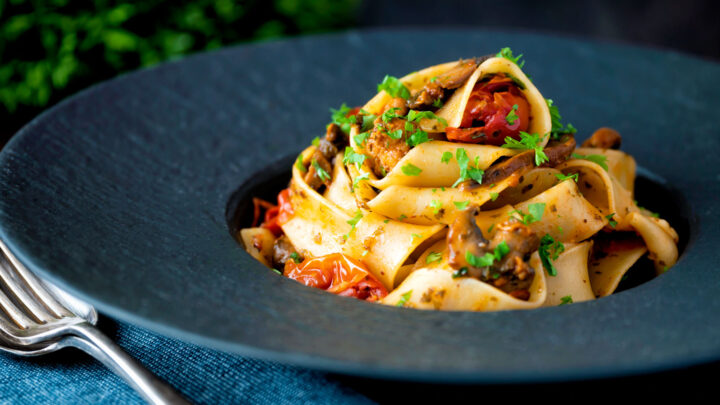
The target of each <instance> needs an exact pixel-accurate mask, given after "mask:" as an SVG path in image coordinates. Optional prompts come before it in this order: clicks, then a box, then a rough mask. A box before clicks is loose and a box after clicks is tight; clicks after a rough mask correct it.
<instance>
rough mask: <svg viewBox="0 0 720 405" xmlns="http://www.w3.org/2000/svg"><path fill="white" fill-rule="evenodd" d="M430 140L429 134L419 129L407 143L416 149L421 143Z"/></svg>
mask: <svg viewBox="0 0 720 405" xmlns="http://www.w3.org/2000/svg"><path fill="white" fill-rule="evenodd" d="M429 140H430V139H429V138H428V134H427V132H425V131H423V130H422V129H417V130H416V131H415V132H414V133H413V134H412V135H410V136H409V137H408V139H407V140H406V141H405V142H407V144H408V145H410V146H412V147H415V146H418V145H420V144H421V143H425V142H428V141H429Z"/></svg>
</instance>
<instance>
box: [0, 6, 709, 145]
mask: <svg viewBox="0 0 720 405" xmlns="http://www.w3.org/2000/svg"><path fill="white" fill-rule="evenodd" d="M718 10H720V7H718V6H717V2H713V1H671V0H658V1H604V2H603V1H588V2H581V1H561V0H554V1H553V0H549V1H529V0H504V1H485V0H478V1H462V0H446V1H429V0H398V1H383V0H366V1H360V0H271V1H260V0H245V1H233V0H195V1H186V0H175V1H172V0H149V1H143V2H121V1H111V0H93V1H72V2H71V1H70V0H47V1H31V0H0V146H1V145H2V144H4V143H5V142H6V141H7V139H9V138H10V137H11V136H12V134H14V133H15V132H16V131H17V130H18V129H19V128H20V127H22V126H23V125H24V124H25V123H27V122H28V121H29V120H31V119H32V118H33V117H35V116H36V115H37V114H39V113H40V112H42V111H43V110H44V109H46V108H48V107H49V106H51V105H53V104H55V103H57V102H58V101H59V100H61V99H63V98H65V97H67V96H69V95H71V94H73V93H75V92H77V91H78V90H81V89H83V88H85V87H87V86H89V85H91V84H93V83H97V82H99V81H102V80H105V79H108V78H111V77H114V76H116V75H118V74H120V73H122V72H126V71H130V70H134V69H138V68H141V67H145V66H150V65H153V64H156V63H159V62H162V61H165V60H169V59H175V58H179V57H182V56H183V55H186V54H190V53H193V52H198V51H203V50H208V49H214V48H218V47H222V46H228V45H231V44H237V43H243V42H248V41H258V40H268V39H274V38H279V37H285V36H295V35H302V34H311V33H319V32H329V31H336V30H345V29H352V28H367V27H373V28H376V27H407V26H421V27H458V26H461V27H479V28H497V29H508V30H518V29H521V30H532V31H539V32H544V33H557V34H561V35H572V36H577V37H585V38H592V39H601V40H612V41H621V42H627V43H635V44H642V45H650V46H656V47H664V48H670V49H674V50H678V51H683V52H687V53H692V54H695V55H697V56H701V57H705V58H710V59H717V58H719V57H720V23H718V21H717V19H718V14H717V11H718ZM418 46H422V44H418Z"/></svg>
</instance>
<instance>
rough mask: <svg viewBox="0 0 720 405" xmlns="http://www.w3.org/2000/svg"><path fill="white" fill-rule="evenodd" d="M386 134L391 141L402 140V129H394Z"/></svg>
mask: <svg viewBox="0 0 720 405" xmlns="http://www.w3.org/2000/svg"><path fill="white" fill-rule="evenodd" d="M387 134H388V136H389V137H390V138H392V139H400V138H402V135H403V131H402V129H396V130H394V131H390V132H387Z"/></svg>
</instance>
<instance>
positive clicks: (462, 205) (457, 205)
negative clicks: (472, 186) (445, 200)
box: [453, 200, 470, 210]
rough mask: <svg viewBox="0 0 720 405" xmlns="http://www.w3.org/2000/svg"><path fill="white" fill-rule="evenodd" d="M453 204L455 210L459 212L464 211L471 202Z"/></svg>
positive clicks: (455, 202)
mask: <svg viewBox="0 0 720 405" xmlns="http://www.w3.org/2000/svg"><path fill="white" fill-rule="evenodd" d="M453 204H455V208H457V209H459V210H464V209H465V208H467V207H468V205H470V200H467V201H453Z"/></svg>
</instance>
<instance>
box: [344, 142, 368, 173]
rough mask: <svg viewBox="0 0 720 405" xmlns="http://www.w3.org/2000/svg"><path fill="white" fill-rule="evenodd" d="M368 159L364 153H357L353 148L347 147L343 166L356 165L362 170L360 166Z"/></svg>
mask: <svg viewBox="0 0 720 405" xmlns="http://www.w3.org/2000/svg"><path fill="white" fill-rule="evenodd" d="M366 158H367V156H365V155H363V154H362V153H355V151H354V150H353V148H351V147H349V146H346V147H345V156H344V157H343V164H345V165H349V164H352V163H355V166H357V168H358V169H360V166H361V165H362V164H363V162H364V161H365V159H366Z"/></svg>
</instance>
